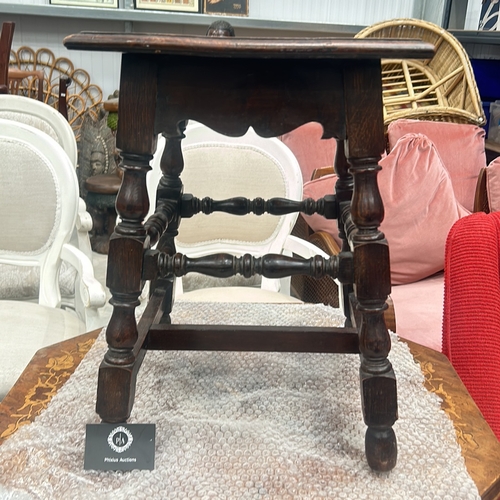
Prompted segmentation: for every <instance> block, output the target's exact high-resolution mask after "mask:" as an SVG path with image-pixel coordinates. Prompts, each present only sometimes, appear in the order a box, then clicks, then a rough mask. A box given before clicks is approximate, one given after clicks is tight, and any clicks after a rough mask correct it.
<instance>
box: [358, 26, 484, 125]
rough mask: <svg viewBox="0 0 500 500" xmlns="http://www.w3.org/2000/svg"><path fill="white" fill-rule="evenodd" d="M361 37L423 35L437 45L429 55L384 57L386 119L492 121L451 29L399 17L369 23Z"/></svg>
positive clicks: (476, 123)
mask: <svg viewBox="0 0 500 500" xmlns="http://www.w3.org/2000/svg"><path fill="white" fill-rule="evenodd" d="M356 38H418V39H422V40H424V41H427V42H430V43H432V44H434V46H435V47H436V54H435V56H434V57H433V58H432V59H429V60H425V61H422V60H420V61H416V60H413V59H401V60H392V59H391V60H383V61H382V81H383V100H384V122H385V124H386V125H388V124H389V123H390V122H392V121H394V120H397V119H399V118H413V119H421V120H435V121H449V122H455V123H472V124H474V125H479V126H483V125H484V124H485V123H486V117H485V115H484V111H483V108H482V106H481V101H480V97H479V92H478V89H477V85H476V81H475V78H474V74H473V72H472V67H471V64H470V61H469V57H468V55H467V53H466V52H465V49H464V48H463V46H462V45H461V44H460V42H459V41H458V40H457V39H456V38H455V37H454V36H453V35H451V34H450V33H449V32H447V31H446V30H445V29H443V28H441V27H439V26H437V25H436V24H433V23H430V22H427V21H421V20H418V19H393V20H390V21H384V22H380V23H377V24H374V25H372V26H369V27H367V28H365V29H364V30H362V31H360V32H359V33H358V34H357V35H356Z"/></svg>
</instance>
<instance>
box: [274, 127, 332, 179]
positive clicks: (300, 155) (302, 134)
mask: <svg viewBox="0 0 500 500" xmlns="http://www.w3.org/2000/svg"><path fill="white" fill-rule="evenodd" d="M322 136H323V126H322V125H320V124H319V123H316V122H310V123H306V124H305V125H302V126H300V127H298V128H296V129H295V130H292V131H291V132H289V133H288V134H284V135H282V136H281V137H280V139H281V140H282V141H283V142H284V143H285V144H286V145H287V146H288V147H289V148H290V150H291V151H292V153H293V154H294V155H295V157H296V158H297V161H298V162H299V165H300V170H301V171H302V179H303V180H304V182H306V181H309V180H310V179H311V175H312V173H313V172H314V170H316V169H317V168H322V167H329V166H333V161H334V158H335V151H336V149H337V143H336V142H335V139H323V140H321V137H322Z"/></svg>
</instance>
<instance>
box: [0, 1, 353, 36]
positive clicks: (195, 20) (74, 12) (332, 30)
mask: <svg viewBox="0 0 500 500" xmlns="http://www.w3.org/2000/svg"><path fill="white" fill-rule="evenodd" d="M0 14H12V15H29V16H40V17H59V18H73V19H89V20H92V19H95V20H109V21H124V22H144V23H166V24H183V25H203V26H207V25H208V24H210V22H211V20H215V19H217V18H218V16H214V15H207V14H192V13H185V12H164V11H159V10H155V11H153V10H140V9H120V8H119V9H108V8H104V7H70V6H61V5H26V4H17V3H0ZM227 19H228V21H229V22H230V23H231V24H232V25H233V26H234V27H235V28H238V27H240V28H250V29H268V30H286V31H294V32H307V33H328V34H330V35H332V36H335V35H337V36H339V35H340V36H351V35H354V34H355V33H357V32H358V31H360V30H361V29H362V28H363V26H355V25H343V24H332V23H316V22H298V21H277V20H270V19H254V18H251V17H238V16H231V17H230V18H229V17H228V18H227Z"/></svg>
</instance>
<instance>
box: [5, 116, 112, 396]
mask: <svg viewBox="0 0 500 500" xmlns="http://www.w3.org/2000/svg"><path fill="white" fill-rule="evenodd" d="M0 150H1V151H2V155H1V158H0V171H1V173H0V179H1V182H0V213H1V214H2V215H1V218H0V221H1V228H0V264H2V265H4V266H14V267H15V268H17V267H19V266H22V267H29V268H31V269H32V268H38V269H39V277H40V279H39V287H38V296H37V299H38V303H37V304H35V303H32V302H26V301H13V300H0V323H1V324H2V330H1V338H0V342H1V345H2V350H1V361H0V362H1V364H2V369H1V370H0V396H3V395H5V393H6V391H7V390H8V389H9V387H10V386H12V384H13V383H14V382H15V381H16V379H17V377H18V376H19V375H20V373H21V372H22V370H23V369H24V367H25V366H26V364H27V363H28V362H29V360H30V359H31V357H32V356H33V354H34V353H35V352H36V351H37V350H38V349H40V348H41V347H44V346H45V345H48V344H51V343H54V342H58V341H61V340H64V339H67V338H71V337H73V336H76V335H78V334H80V333H83V332H85V331H87V330H89V329H91V328H95V327H96V325H98V324H99V322H100V317H99V311H98V308H99V307H101V306H102V305H104V303H105V300H106V296H105V292H104V289H103V287H102V285H101V284H100V283H99V282H98V281H97V280H96V279H95V278H94V276H93V268H92V263H91V262H90V260H89V259H88V258H87V256H86V255H85V254H84V253H83V252H81V251H80V250H79V249H78V248H76V247H74V246H73V245H71V244H70V243H69V241H70V238H71V234H72V232H73V230H74V227H75V221H76V217H77V212H78V199H79V198H78V181H77V178H76V173H75V169H74V166H73V164H72V162H71V161H70V159H69V157H68V155H67V154H66V153H65V152H64V150H63V149H62V148H61V147H60V146H59V144H57V142H56V141H54V140H53V139H52V138H50V137H49V136H48V135H47V134H45V133H43V132H40V131H39V130H38V129H35V128H34V127H31V126H28V125H25V124H21V123H18V122H15V121H11V120H4V119H0ZM63 261H67V262H69V263H70V264H71V265H72V266H73V267H74V268H75V269H76V272H77V277H76V285H75V297H74V309H73V310H70V309H62V308H61V291H60V286H59V279H58V277H59V270H60V268H61V264H62V262H63ZM4 270H5V267H4ZM4 270H3V271H2V276H3V274H4Z"/></svg>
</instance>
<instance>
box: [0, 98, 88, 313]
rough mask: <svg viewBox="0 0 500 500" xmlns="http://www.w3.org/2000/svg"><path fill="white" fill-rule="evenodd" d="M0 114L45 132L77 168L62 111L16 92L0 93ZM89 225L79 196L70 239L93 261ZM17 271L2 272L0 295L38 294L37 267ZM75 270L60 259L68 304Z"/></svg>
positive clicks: (71, 301)
mask: <svg viewBox="0 0 500 500" xmlns="http://www.w3.org/2000/svg"><path fill="white" fill-rule="evenodd" d="M0 118H3V119H7V120H14V121H16V122H20V123H25V124H26V125H30V126H32V127H35V128H36V129H38V130H41V131H42V132H44V133H46V134H47V135H49V136H50V137H51V138H52V139H54V140H55V141H56V142H57V143H58V144H59V145H60V146H61V147H62V148H63V149H64V151H65V152H66V154H67V155H68V157H69V159H70V161H71V164H72V165H73V167H74V168H75V169H76V168H77V159H78V151H77V144H76V140H75V134H74V133H73V130H72V128H71V126H70V125H69V123H68V122H67V120H66V119H65V118H64V117H63V115H61V113H59V112H58V111H56V110H55V109H54V108H52V107H51V106H49V105H48V104H45V103H43V102H40V101H36V100H34V99H30V98H28V97H23V96H18V95H10V94H6V95H0ZM91 229H92V218H91V216H90V214H89V213H88V212H87V208H86V206H85V202H84V201H83V200H82V199H81V198H79V199H78V214H77V219H76V224H75V228H74V230H73V233H72V235H71V243H72V244H73V245H74V246H75V247H77V248H78V249H79V250H81V251H82V252H83V253H85V255H87V257H88V258H89V259H90V260H91V261H92V249H91V247H90V239H89V231H90V230H91ZM0 271H2V266H0ZM19 273H20V274H19V275H18V276H16V275H15V274H14V273H12V272H10V273H8V274H7V273H4V280H2V282H1V283H0V299H6V298H15V299H23V298H24V299H32V298H34V297H36V296H37V295H38V282H39V276H38V271H37V270H29V269H20V270H19ZM75 273H76V272H75V269H74V268H73V267H72V266H71V265H70V264H68V263H67V262H63V265H62V267H61V271H60V281H59V284H60V287H61V293H62V303H63V304H64V305H67V306H72V304H74V295H75V285H74V284H75ZM7 278H10V279H9V280H8V279H7ZM16 283H17V287H16Z"/></svg>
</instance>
